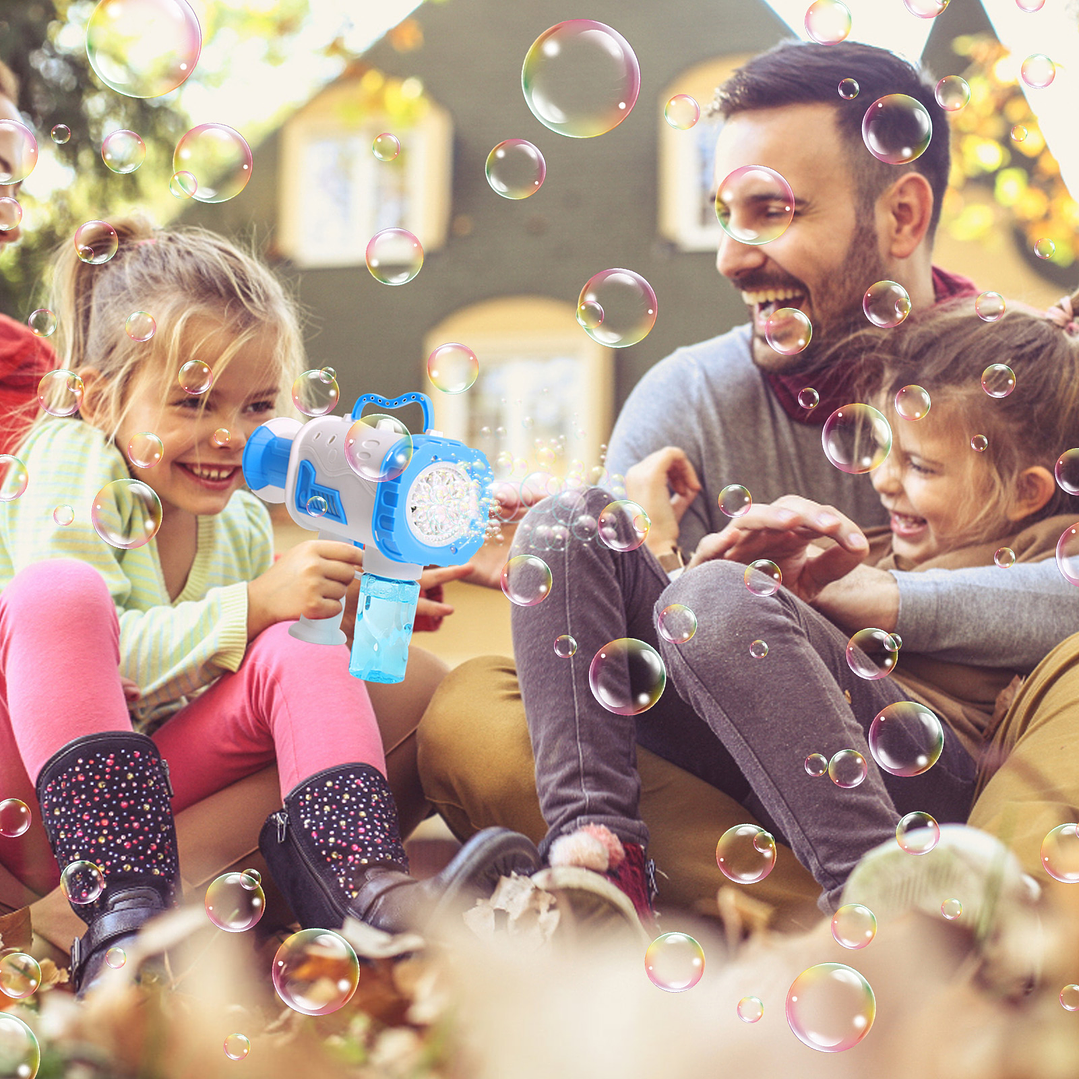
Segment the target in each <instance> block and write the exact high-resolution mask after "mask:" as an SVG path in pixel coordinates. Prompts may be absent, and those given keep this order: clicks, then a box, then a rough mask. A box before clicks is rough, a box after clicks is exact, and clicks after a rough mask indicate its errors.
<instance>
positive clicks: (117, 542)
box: [90, 479, 161, 551]
mask: <svg viewBox="0 0 1079 1079" xmlns="http://www.w3.org/2000/svg"><path fill="white" fill-rule="evenodd" d="M90 523H91V524H92V525H93V526H94V531H95V532H97V534H98V535H99V536H100V537H101V538H102V539H103V540H104V541H105V542H106V543H108V544H110V545H111V546H113V547H119V548H120V549H121V550H125V551H130V550H133V549H134V548H136V547H142V546H144V545H145V544H147V543H149V542H150V540H152V539H153V538H154V536H156V535H157V530H158V529H159V528H160V527H161V499H160V498H158V497H157V492H156V491H155V490H154V489H153V488H152V487H150V486H149V485H148V484H145V483H143V482H142V481H141V480H130V479H123V480H112V482H110V483H106V484H105V486H104V487H102V488H101V490H100V491H98V493H97V494H96V495H95V496H94V503H93V506H92V507H91V509H90Z"/></svg>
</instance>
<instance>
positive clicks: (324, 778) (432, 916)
mask: <svg viewBox="0 0 1079 1079" xmlns="http://www.w3.org/2000/svg"><path fill="white" fill-rule="evenodd" d="M259 848H260V849H261V851H262V853H263V855H264V857H265V858H266V863H267V864H268V865H269V867H270V871H271V872H272V873H273V878H274V881H275V883H276V884H277V886H278V887H279V888H280V889H281V891H282V892H283V893H284V895H285V897H286V898H287V899H288V901H289V905H290V906H291V907H292V911H293V913H294V914H295V915H296V917H297V919H298V920H299V922H300V924H301V925H302V926H303V927H304V928H305V929H312V928H319V929H337V928H339V927H340V926H341V925H342V924H343V922H344V920H345V918H346V916H349V915H351V916H352V917H354V918H358V919H360V921H363V922H367V923H368V924H369V925H373V926H375V928H377V929H382V930H385V931H386V932H388V933H402V932H406V931H410V930H413V931H414V930H418V929H422V928H424V927H425V926H427V925H428V924H430V923H432V922H435V921H437V920H438V919H439V918H440V917H442V916H445V915H449V914H451V913H455V912H463V911H464V910H466V909H467V908H468V907H470V906H471V905H472V904H473V902H474V901H475V899H476V898H480V897H486V896H488V895H490V894H491V892H492V891H494V888H495V885H497V884H498V881H499V880H500V879H501V877H503V876H509V874H510V873H512V872H515V871H516V872H518V873H521V874H522V875H527V874H531V873H534V872H535V870H536V869H537V868H538V867H539V864H540V859H539V854H538V853H537V851H536V848H535V846H534V845H533V844H532V841H531V840H530V839H528V838H527V837H525V836H523V835H520V834H518V833H517V832H511V831H510V830H509V829H508V828H487V829H485V830H484V831H482V832H480V833H478V834H477V835H474V836H473V837H472V838H471V839H470V840H469V841H468V842H467V843H466V844H465V845H464V846H463V847H462V848H461V850H460V851H458V853H457V855H456V856H455V857H454V859H453V861H451V862H450V864H449V865H448V866H447V867H446V868H445V869H443V870H442V872H441V873H439V874H438V875H437V876H434V877H431V878H430V879H428V880H424V881H417V880H416V879H415V878H413V877H410V876H409V875H408V857H407V855H406V854H405V848H404V844H403V843H402V842H401V835H400V832H399V830H398V825H397V808H396V805H395V804H394V800H393V794H392V793H391V791H390V788H389V784H388V783H387V782H386V780H385V778H384V777H383V775H382V773H381V772H379V771H378V769H376V768H373V767H372V766H371V765H369V764H343V765H338V766H337V767H335V768H327V769H324V770H323V771H321V772H317V773H316V774H315V775H313V776H311V777H310V778H309V779H307V780H305V781H304V782H303V783H301V784H299V786H297V787H295V788H294V789H293V790H292V791H290V792H289V794H288V797H287V798H285V806H284V808H283V809H280V810H278V811H277V812H276V813H271V814H270V816H269V817H268V818H267V820H266V823H265V825H264V826H263V828H262V833H261V835H260V836H259Z"/></svg>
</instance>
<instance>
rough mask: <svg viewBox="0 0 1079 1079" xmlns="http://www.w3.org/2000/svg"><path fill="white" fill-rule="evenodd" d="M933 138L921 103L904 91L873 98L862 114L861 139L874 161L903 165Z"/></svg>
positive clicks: (930, 126)
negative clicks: (874, 99) (903, 92)
mask: <svg viewBox="0 0 1079 1079" xmlns="http://www.w3.org/2000/svg"><path fill="white" fill-rule="evenodd" d="M932 137H933V122H932V120H930V118H929V113H928V112H927V111H926V109H925V106H924V105H923V104H922V103H921V102H920V101H918V100H917V99H916V98H913V97H909V96H908V95H906V94H888V95H886V96H885V97H880V98H877V100H876V101H874V102H873V104H872V105H870V106H869V108H868V109H866V111H865V116H863V117H862V142H864V143H865V146H866V149H867V150H868V151H869V152H870V153H871V154H872V155H873V156H874V157H875V158H877V160H878V161H883V162H885V163H886V164H889V165H905V164H907V163H908V162H910V161H913V160H915V158H918V157H921V156H922V154H924V153H925V151H926V150H927V149H928V147H929V142H930V140H931V139H932Z"/></svg>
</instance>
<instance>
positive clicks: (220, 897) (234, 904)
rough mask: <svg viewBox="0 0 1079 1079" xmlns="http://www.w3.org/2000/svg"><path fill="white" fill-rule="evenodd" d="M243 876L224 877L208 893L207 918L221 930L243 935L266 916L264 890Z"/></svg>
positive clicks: (227, 875) (223, 874)
mask: <svg viewBox="0 0 1079 1079" xmlns="http://www.w3.org/2000/svg"><path fill="white" fill-rule="evenodd" d="M252 883H254V882H253V881H252V880H251V878H250V877H245V876H244V874H243V873H222V874H221V876H219V877H218V878H217V879H216V880H214V881H213V882H212V883H211V884H210V886H209V887H208V888H207V889H206V914H207V915H208V916H209V919H210V921H211V922H213V923H214V925H216V926H217V928H218V929H224V930H225V931H226V932H227V933H243V932H244V931H245V930H247V929H251V928H252V927H253V926H255V925H257V924H258V922H259V919H260V918H261V917H262V916H263V914H265V913H266V896H265V894H264V893H263V891H262V886H261V885H260V884H257V883H255V884H254V887H250V885H251V884H252Z"/></svg>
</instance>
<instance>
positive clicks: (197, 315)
mask: <svg viewBox="0 0 1079 1079" xmlns="http://www.w3.org/2000/svg"><path fill="white" fill-rule="evenodd" d="M109 224H111V226H112V227H113V229H115V231H116V234H117V237H118V239H119V247H118V249H117V252H116V254H115V255H113V257H112V258H111V259H110V260H109V261H108V262H105V263H102V264H100V265H93V264H90V263H87V262H84V261H82V259H80V258H79V257H78V253H77V251H76V248H75V245H74V244H73V243H71V242H68V243H65V244H64V245H63V247H61V248H60V250H59V251H58V252H57V255H56V258H55V262H54V273H53V283H52V295H51V300H50V307H51V309H52V310H53V312H54V313H55V314H56V316H57V322H58V327H57V337H56V350H57V355H58V359H59V364H60V367H61V368H66V369H68V370H72V371H75V372H76V373H77V372H78V371H79V369H80V368H87V367H93V368H96V369H98V370H99V371H100V372H101V373H102V375H103V376H104V379H103V387H104V388H103V390H102V391H101V392H100V393H99V395H98V398H97V400H96V402H95V408H94V410H93V418H92V422H93V423H94V425H95V426H96V427H99V428H100V429H101V430H102V431H104V432H105V433H106V434H107V436H108V437H109V438H115V436H116V432H117V430H118V429H119V427H120V425H121V424H122V423H123V420H124V415H125V411H126V407H127V402H128V398H129V390H130V387H131V384H132V381H133V379H134V378H135V376H136V374H137V373H138V372H139V371H140V370H142V369H144V368H145V367H146V365H147V363H153V364H155V365H156V364H161V367H162V375H163V378H167V379H174V378H176V374H177V372H178V371H179V369H180V367H181V366H182V365H183V364H184V363H185V362H186V361H187V360H189V359H190V358H191V356H192V355H193V354H194V353H195V351H196V350H197V349H198V348H199V347H200V345H201V344H202V342H203V341H204V340H205V339H206V338H208V337H210V336H212V335H213V334H214V333H215V332H216V331H218V330H219V329H220V327H221V325H222V323H223V324H224V326H225V328H226V330H227V331H229V332H230V333H231V335H232V340H231V341H230V344H229V345H228V347H227V348H226V349H225V351H224V352H223V353H221V354H220V355H219V356H218V357H217V359H216V360H215V362H214V364H213V365H212V366H213V371H214V375H215V376H217V375H220V374H221V373H222V371H223V370H224V368H225V367H226V366H227V364H228V363H229V361H230V360H231V359H232V357H233V356H234V355H235V354H236V353H237V352H238V351H239V350H240V349H241V348H243V347H244V346H245V345H246V344H247V343H248V342H250V341H251V340H252V339H254V338H257V337H261V336H262V335H265V334H267V333H268V334H270V335H271V337H272V340H273V347H272V349H270V351H269V355H270V361H269V362H270V370H268V371H267V372H266V374H267V376H269V377H272V378H277V379H278V380H279V381H278V385H279V388H280V396H279V400H278V402H277V404H278V407H279V408H280V407H283V406H287V402H288V401H289V395H290V389H291V386H292V383H293V381H294V379H295V378H296V376H297V375H298V374H299V373H300V372H301V371H302V370H303V367H304V346H303V338H302V335H301V332H300V317H299V310H298V307H297V305H296V303H295V301H294V300H293V299H292V298H291V297H290V296H289V295H288V294H287V293H286V291H285V289H284V288H283V287H282V285H281V282H280V281H278V279H277V278H276V277H275V276H274V274H273V273H271V272H270V270H269V269H268V268H267V267H266V266H264V265H263V264H262V263H261V262H260V261H259V260H258V259H257V258H255V257H253V256H252V255H250V254H247V253H245V252H244V251H241V250H240V249H239V248H237V247H236V246H235V245H234V244H232V243H230V242H229V241H228V240H226V239H225V238H224V237H222V236H219V235H217V234H216V233H213V232H210V231H208V230H206V229H203V228H190V227H189V228H179V229H168V230H166V229H156V228H154V226H153V225H152V224H151V223H150V221H149V220H148V219H146V218H145V217H142V216H138V215H136V216H131V217H127V218H122V219H119V220H113V221H110V222H109ZM136 312H146V313H147V314H149V315H151V316H152V317H153V319H154V320H155V321H156V323H157V329H156V331H155V333H154V336H153V337H152V338H151V339H150V340H149V341H138V340H135V339H133V338H132V337H130V336H129V335H128V333H127V330H126V324H127V320H128V318H129V317H130V316H131V315H132V314H135V313H136ZM42 418H46V417H45V414H43V415H42V416H41V417H39V420H40V419H42Z"/></svg>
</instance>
